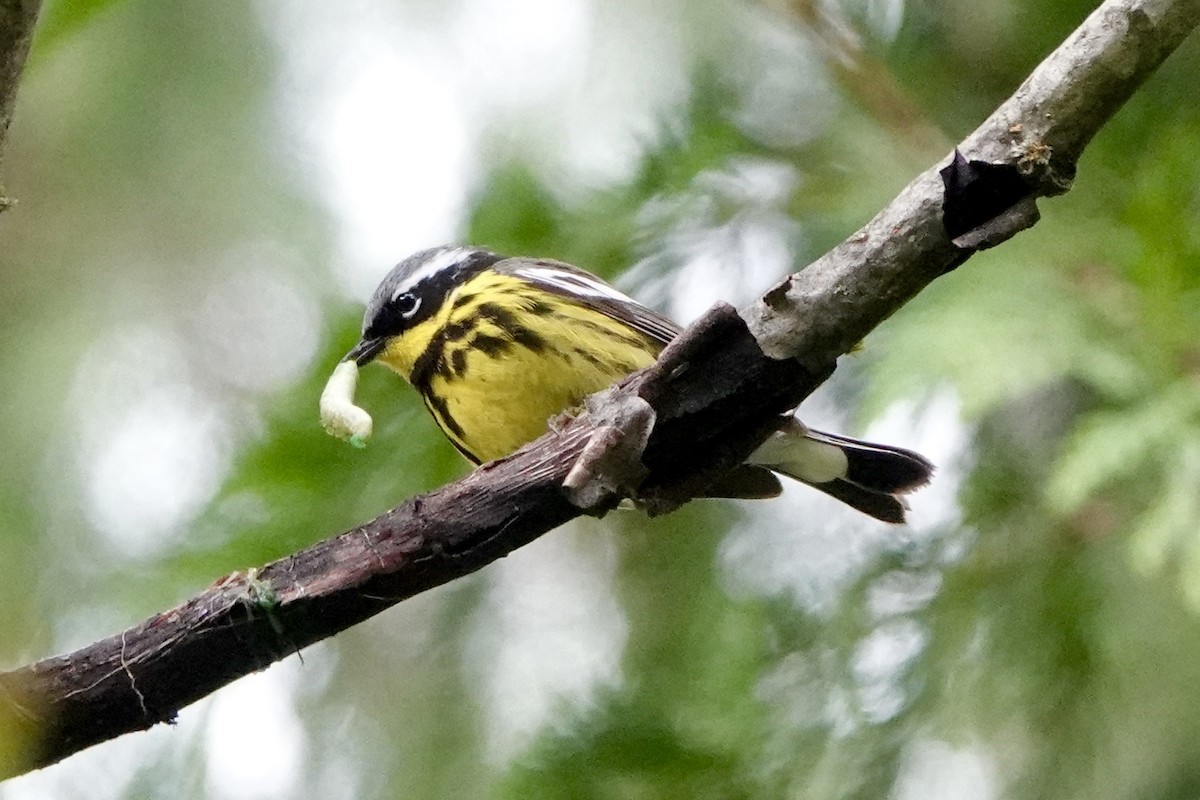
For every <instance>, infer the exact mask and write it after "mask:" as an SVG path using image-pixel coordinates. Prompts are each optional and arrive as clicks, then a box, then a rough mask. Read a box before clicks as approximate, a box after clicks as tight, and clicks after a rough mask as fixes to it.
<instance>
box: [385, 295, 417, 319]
mask: <svg viewBox="0 0 1200 800" xmlns="http://www.w3.org/2000/svg"><path fill="white" fill-rule="evenodd" d="M392 304H393V307H394V308H395V309H396V313H398V314H399V315H400V316H402V317H404V318H405V319H411V318H412V316H413V315H414V314H416V313H417V309H419V308H420V307H421V298H419V297H417V296H416V295H415V294H413V293H412V292H405V293H404V294H400V295H397V296H396V297H395V298H394V299H393V300H392Z"/></svg>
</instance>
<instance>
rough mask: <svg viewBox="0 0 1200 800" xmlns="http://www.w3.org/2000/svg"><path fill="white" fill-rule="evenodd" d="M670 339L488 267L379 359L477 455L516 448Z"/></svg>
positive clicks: (505, 452) (490, 455)
mask: <svg viewBox="0 0 1200 800" xmlns="http://www.w3.org/2000/svg"><path fill="white" fill-rule="evenodd" d="M660 348H661V345H660V344H659V343H658V342H656V341H654V340H652V339H649V338H648V337H646V336H644V335H643V334H641V333H639V332H637V331H636V330H634V329H632V328H629V327H628V326H626V325H625V324H624V323H621V322H619V321H617V320H614V319H612V318H611V317H609V316H607V315H606V314H604V313H602V312H600V311H597V310H594V309H592V308H589V307H587V306H584V305H580V304H577V303H574V302H571V301H570V300H569V299H568V298H565V297H560V296H558V295H552V294H548V293H546V292H544V291H542V290H539V289H538V288H536V287H534V286H532V285H531V284H529V283H527V282H525V281H523V280H521V279H519V278H515V277H512V276H509V275H501V274H498V273H494V272H490V271H488V272H484V273H482V274H481V275H479V276H476V277H475V278H473V279H471V280H470V281H467V282H466V283H464V284H463V285H462V286H460V287H458V288H457V289H456V290H455V291H454V292H453V293H452V294H451V295H450V297H448V298H447V299H446V301H445V302H444V303H443V305H442V307H441V309H440V310H439V312H438V314H436V315H435V316H434V317H432V318H430V319H428V320H426V321H424V322H422V323H421V324H419V325H417V326H415V327H414V328H412V329H411V330H409V331H406V332H405V333H404V334H403V335H401V336H399V337H396V339H395V340H394V341H392V342H390V343H389V346H388V347H387V348H386V349H385V351H384V352H383V353H381V354H380V356H379V360H381V361H383V363H385V364H387V365H388V366H389V367H391V368H392V369H393V370H395V371H396V372H398V373H400V374H401V375H403V376H404V377H405V378H407V379H408V380H409V381H410V382H411V383H412V384H413V385H414V386H415V387H416V388H417V389H418V390H419V391H420V392H421V394H422V396H423V397H424V399H425V404H426V406H427V407H428V408H429V410H430V412H431V413H432V414H433V416H434V418H435V419H436V420H437V422H438V425H439V426H441V428H442V430H443V431H444V432H445V433H446V435H447V436H448V437H449V438H450V440H451V441H452V442H454V444H455V445H456V446H457V447H458V448H459V450H461V451H462V452H463V453H464V455H466V456H467V457H468V458H470V459H471V460H473V461H476V462H482V461H491V460H492V459H495V458H500V457H501V456H505V455H508V454H509V453H511V452H512V451H514V450H516V449H517V448H519V447H520V446H521V445H523V444H526V443H527V442H530V441H532V440H533V439H536V438H537V437H539V436H541V435H542V434H543V433H545V432H546V430H547V423H548V422H549V420H550V419H551V418H552V417H554V416H556V415H558V414H560V413H562V412H563V411H566V410H568V409H572V408H575V407H577V406H579V405H580V404H581V403H582V401H583V398H584V397H586V396H587V395H589V394H592V393H593V392H597V391H599V390H601V389H603V388H605V387H606V386H608V385H610V384H612V383H613V382H614V381H616V380H617V379H619V378H621V377H624V376H625V375H627V374H629V373H630V372H633V371H634V370H637V369H640V368H641V367H644V366H646V365H648V364H650V363H651V362H653V361H654V359H655V357H656V356H657V355H658V351H659V349H660Z"/></svg>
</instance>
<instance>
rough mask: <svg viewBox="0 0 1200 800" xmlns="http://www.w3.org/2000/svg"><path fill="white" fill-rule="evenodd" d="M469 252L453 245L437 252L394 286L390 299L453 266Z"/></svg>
mask: <svg viewBox="0 0 1200 800" xmlns="http://www.w3.org/2000/svg"><path fill="white" fill-rule="evenodd" d="M470 254H471V251H470V250H468V249H467V248H465V247H455V248H452V249H450V250H445V251H443V252H441V253H438V254H437V255H435V256H434V257H433V258H431V259H429V260H428V261H426V262H425V263H424V264H422V265H421V268H420V269H418V270H417V271H416V272H414V273H413V274H412V275H409V276H408V278H407V279H406V280H405V281H404V283H402V284H400V285H399V286H397V287H396V289H395V291H393V292H392V300H393V301H394V300H396V298H398V297H399V296H400V295H402V294H404V293H405V292H410V291H412V290H413V288H415V287H416V285H417V284H419V283H420V282H421V281H423V280H425V279H426V278H428V277H431V276H433V275H436V274H437V273H439V272H441V271H442V270H444V269H447V268H449V267H452V266H454V265H455V264H457V263H458V262H460V261H462V260H463V259H465V258H466V257H467V256H469V255H470Z"/></svg>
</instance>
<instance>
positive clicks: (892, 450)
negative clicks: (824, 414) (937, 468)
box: [754, 426, 933, 523]
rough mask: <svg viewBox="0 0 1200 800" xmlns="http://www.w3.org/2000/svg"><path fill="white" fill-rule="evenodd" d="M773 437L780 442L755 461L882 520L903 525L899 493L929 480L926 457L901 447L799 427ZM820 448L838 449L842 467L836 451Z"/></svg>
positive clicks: (930, 469) (930, 474)
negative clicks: (824, 446) (842, 462)
mask: <svg viewBox="0 0 1200 800" xmlns="http://www.w3.org/2000/svg"><path fill="white" fill-rule="evenodd" d="M776 437H781V438H777V439H775V441H774V442H773V443H772V445H771V446H770V449H767V448H768V445H766V444H764V448H763V449H761V450H760V451H758V452H756V453H755V456H758V455H759V453H762V454H763V455H764V456H765V458H764V459H763V460H759V459H758V458H757V457H756V458H755V459H754V460H755V462H756V463H759V464H762V465H764V466H768V467H770V468H771V469H773V470H775V471H777V472H780V473H782V474H784V475H787V476H788V477H791V478H795V479H796V480H799V481H803V482H804V483H807V484H808V485H809V486H812V487H813V488H814V489H820V490H821V491H822V492H824V493H825V494H827V495H829V496H830V497H835V498H837V499H838V500H841V501H842V502H843V503H845V504H846V505H848V506H851V507H853V508H856V509H858V510H859V511H861V512H863V513H864V514H869V515H870V516H872V517H874V518H875V519H878V520H882V521H884V522H893V523H901V522H904V512H905V511H906V510H907V509H908V506H907V505H906V504H905V502H904V500H903V498H901V497H899V495H903V494H907V493H908V492H911V491H914V490H916V489H919V488H921V487H922V486H924V485H925V484H927V483H929V479H930V478H931V477H933V464H931V463H930V462H929V460H928V459H926V458H925V457H924V456H922V455H920V454H918V453H914V452H913V451H911V450H905V449H903V448H901V447H892V446H890V445H883V444H874V443H873V442H864V441H860V440H858V439H851V438H849V437H847V436H837V435H835V434H832V433H824V432H822V431H815V430H811V429H805V428H802V427H799V426H797V427H794V428H785V429H784V430H783V431H781V432H780V433H779V434H776ZM787 440H790V443H789V442H788V441H787ZM768 441H769V442H770V441H771V440H768ZM792 445H794V446H792ZM820 445H828V446H830V447H835V448H837V450H840V451H841V453H842V455H843V456H845V466H844V469H841V468H839V467H841V464H840V460H841V459H840V458H838V457H837V453H836V452H833V451H831V450H829V449H828V448H823V447H821V446H820ZM786 451H790V452H786ZM781 456H785V457H781Z"/></svg>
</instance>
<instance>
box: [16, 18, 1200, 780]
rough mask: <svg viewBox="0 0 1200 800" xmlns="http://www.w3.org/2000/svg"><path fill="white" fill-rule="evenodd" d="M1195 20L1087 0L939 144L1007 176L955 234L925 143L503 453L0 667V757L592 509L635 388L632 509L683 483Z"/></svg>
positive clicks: (882, 309) (77, 734) (814, 377)
mask: <svg viewBox="0 0 1200 800" xmlns="http://www.w3.org/2000/svg"><path fill="white" fill-rule="evenodd" d="M1198 23H1200V0H1108V2H1106V3H1104V4H1103V5H1102V6H1101V7H1100V8H1099V9H1098V10H1097V11H1096V12H1095V13H1094V14H1092V15H1091V16H1090V17H1089V18H1088V19H1087V20H1086V21H1085V22H1084V23H1083V25H1082V26H1081V27H1080V28H1079V29H1078V30H1077V31H1076V32H1075V33H1074V34H1073V35H1072V36H1071V37H1070V38H1069V39H1068V40H1067V42H1065V43H1064V44H1063V45H1062V46H1061V47H1060V48H1059V49H1058V50H1056V51H1055V52H1054V53H1053V54H1052V55H1051V56H1050V57H1049V58H1047V59H1046V61H1045V62H1043V64H1042V65H1041V66H1040V67H1039V68H1038V69H1037V71H1035V72H1034V73H1033V75H1031V76H1030V77H1029V79H1028V80H1026V82H1025V83H1024V84H1023V85H1022V86H1021V87H1020V88H1019V89H1018V90H1017V92H1016V93H1015V94H1014V95H1013V97H1012V98H1010V99H1009V100H1008V101H1007V102H1006V103H1005V104H1004V105H1002V106H1001V107H1000V108H999V109H998V110H997V111H996V112H995V113H994V114H993V115H992V116H991V117H989V118H988V119H987V120H986V121H985V122H984V124H983V125H981V126H980V127H979V129H978V130H976V131H975V132H974V133H973V134H971V136H969V137H968V138H967V139H966V140H965V141H964V142H963V143H962V144H961V145H960V149H961V150H962V152H963V154H964V155H965V157H966V159H970V160H972V161H976V162H989V163H990V164H993V165H1001V166H1000V167H997V169H1001V170H1007V172H1006V173H1005V174H1008V175H1010V176H1011V175H1017V176H1020V180H1019V181H1018V183H1019V185H1020V187H1022V188H1021V191H1020V192H1018V193H1017V194H1016V195H1014V196H1012V197H1010V198H1008V200H1007V201H1006V202H1005V203H1004V204H1002V206H1001V207H996V208H994V209H992V213H990V214H986V215H982V216H981V215H980V214H979V213H977V209H976V210H975V213H973V214H972V213H969V214H968V216H973V219H974V223H973V229H971V230H967V231H966V233H964V234H963V235H962V236H959V235H958V234H957V233H956V234H955V236H958V238H956V239H955V240H954V241H958V242H959V245H956V244H955V243H954V241H952V240H951V236H950V234H948V233H947V230H946V225H945V224H944V223H943V206H944V205H947V206H950V205H953V204H957V203H959V202H960V198H957V195H954V194H950V193H947V192H945V191H944V190H943V183H942V180H941V178H940V177H939V168H940V167H942V166H944V163H943V164H940V165H938V166H936V167H933V168H931V169H930V170H928V171H927V172H925V173H923V174H922V175H920V176H918V177H917V178H916V179H915V180H914V181H913V182H912V183H911V184H909V186H908V187H906V188H905V189H904V190H903V191H902V192H901V193H900V195H899V196H898V197H897V198H896V199H895V200H894V201H893V202H892V203H891V204H890V205H889V206H887V207H886V208H885V209H884V210H883V211H881V212H880V213H879V214H878V215H877V216H876V217H875V218H874V219H873V220H871V221H870V222H869V223H867V225H865V226H864V227H863V228H862V229H861V230H859V231H858V232H856V233H855V234H854V235H852V236H851V237H850V238H849V239H847V240H846V241H845V242H843V243H842V244H841V245H839V246H837V247H836V248H834V250H832V251H831V252H830V253H829V254H827V255H826V256H824V257H823V258H821V259H820V260H819V261H817V262H816V263H814V264H813V265H811V266H810V267H808V268H807V269H805V270H803V271H802V272H800V273H797V274H796V275H792V276H791V277H789V278H787V279H786V280H785V281H783V282H782V283H780V284H779V285H778V286H776V287H775V288H774V289H772V290H771V291H769V292H768V293H767V294H766V295H764V297H763V298H762V299H760V300H759V301H757V302H756V303H754V304H753V305H752V306H751V307H750V308H749V309H746V310H745V311H744V312H743V314H742V315H739V314H738V313H737V312H735V311H734V310H733V309H732V308H730V307H729V306H725V305H719V306H717V307H716V308H714V309H713V310H712V311H710V312H709V313H708V314H707V315H706V316H705V317H704V318H702V319H701V320H700V321H698V322H697V323H696V324H695V325H693V326H692V327H690V328H689V329H688V330H687V332H685V334H684V335H683V336H682V337H681V338H680V339H679V340H677V341H676V342H674V343H672V345H671V346H670V347H668V348H667V350H666V351H664V352H663V354H662V356H661V358H660V359H659V361H658V362H657V363H656V364H654V365H653V366H651V367H650V368H648V369H647V370H644V371H642V372H640V373H637V374H635V375H633V376H631V377H630V378H628V379H626V380H625V381H623V382H622V383H621V384H619V385H618V386H617V387H615V388H614V389H610V390H608V391H607V392H605V393H602V395H601V396H600V399H599V400H597V401H596V402H594V403H592V404H590V405H589V408H591V409H593V410H592V411H591V412H589V413H585V414H582V415H580V416H579V417H577V418H576V419H574V420H571V421H569V422H567V423H565V424H564V425H563V426H562V427H561V429H560V430H558V431H555V432H552V433H550V434H547V435H546V436H544V437H542V438H541V439H539V440H538V441H537V442H534V443H533V444H531V445H529V446H528V447H526V448H523V449H522V450H521V451H520V452H518V453H516V454H514V455H513V456H510V457H509V458H506V459H503V460H501V461H498V462H494V463H492V464H487V465H485V466H483V467H481V468H480V469H478V470H477V471H475V472H474V473H472V474H471V475H469V476H467V477H466V478H464V479H462V480H460V481H457V482H455V483H452V484H450V485H448V486H446V487H443V488H442V489H439V490H437V491H435V492H432V493H430V494H427V495H424V496H421V497H416V498H413V499H411V500H409V501H407V502H406V503H404V504H403V505H401V506H399V507H398V508H396V509H393V510H392V511H389V512H387V513H386V514H384V515H382V516H381V517H379V518H377V519H375V520H372V521H371V522H368V523H366V524H365V525H362V526H360V527H358V528H355V529H353V530H350V531H347V532H345V533H342V534H340V535H338V536H335V537H333V538H330V539H327V540H325V541H323V542H320V543H318V544H316V545H314V546H312V547H310V548H307V549H305V550H302V551H300V552H298V553H295V554H293V555H290V556H287V557H285V558H282V559H280V560H278V561H275V562H272V563H271V564H268V565H266V566H265V567H262V568H261V569H258V570H252V571H250V572H249V573H245V574H241V573H239V574H235V575H232V576H229V577H227V578H225V579H223V580H221V581H219V582H218V583H216V584H214V585H213V586H211V587H209V589H207V590H206V591H204V592H202V593H200V594H199V595H197V596H196V597H194V598H192V599H191V600H189V601H187V602H186V603H184V604H183V605H181V606H179V607H177V608H174V609H171V610H170V611H166V612H163V613H161V614H158V615H156V616H154V617H151V618H150V619H148V620H146V621H145V622H142V623H141V624H139V625H137V626H135V627H133V628H130V629H129V630H127V631H125V632H123V633H121V634H119V635H117V636H113V637H110V638H108V639H105V640H103V641H100V642H96V643H95V644H93V645H89V646H88V647H85V648H83V649H81V650H78V651H76V652H74V653H70V654H67V655H64V656H58V657H55V658H49V659H46V660H44V661H40V662H38V663H36V664H32V665H29V666H27V667H24V668H21V669H19V670H15V671H13V672H9V673H6V674H4V675H2V676H0V730H3V729H5V728H10V729H18V730H21V731H23V732H24V733H25V735H26V738H25V741H26V744H27V747H26V748H24V750H23V751H22V752H19V753H8V754H5V753H0V774H3V775H11V774H15V773H18V772H20V771H23V770H28V769H31V768H34V767H39V766H45V765H47V764H51V763H54V762H55V761H58V760H60V759H62V758H65V757H66V756H68V755H70V754H72V753H74V752H77V751H79V750H81V749H83V748H85V747H89V746H91V745H93V744H96V743H99V742H102V741H105V740H107V739H110V738H113V737H115V736H118V735H120V734H122V733H126V732H130V731H134V730H141V729H145V728H148V727H150V726H151V725H153V724H155V723H156V722H160V721H169V720H171V719H173V718H174V716H175V714H176V713H177V712H178V710H179V709H180V708H182V707H184V706H186V705H187V704H189V703H191V702H193V701H195V700H197V699H199V698H201V697H203V696H205V695H207V694H209V693H211V692H212V691H214V690H216V689H217V688H219V687H221V686H223V685H225V684H227V683H229V682H231V681H232V680H234V679H236V678H238V677H240V676H242V675H245V674H248V673H250V672H253V671H255V670H258V669H262V668H264V667H266V666H268V665H269V664H271V663H273V662H274V661H276V660H279V659H280V658H282V657H284V656H286V655H287V654H289V653H291V652H293V651H295V650H297V649H299V648H301V647H304V646H306V645H308V644H311V643H313V642H316V641H318V640H320V639H322V638H325V637H327V636H331V635H333V634H335V633H337V632H338V631H341V630H344V629H345V628H347V627H349V626H350V625H353V624H355V623H356V622H359V621H361V620H364V619H366V618H368V617H370V616H372V615H374V614H376V613H378V612H379V611H381V610H383V609H385V608H387V607H389V606H391V605H393V604H395V603H397V602H399V601H401V600H403V599H405V598H407V597H411V596H412V595H414V594H417V593H419V592H421V591H424V590H426V589H428V588H431V587H433V586H437V585H440V584H443V583H446V582H448V581H451V580H453V579H455V578H458V577H461V576H463V575H466V574H468V573H470V572H473V571H475V570H477V569H479V568H481V567H483V566H485V565H486V564H488V563H490V562H492V561H494V560H495V559H498V558H501V557H503V556H505V555H507V554H508V553H510V552H512V551H513V550H515V549H516V548H518V547H520V546H522V545H524V544H527V543H528V542H530V541H532V540H533V539H535V538H537V537H538V536H540V535H542V534H543V533H545V532H546V531H549V530H551V529H552V528H554V527H556V526H558V525H560V524H562V523H563V522H565V521H567V520H569V519H571V518H573V517H575V516H577V515H579V514H581V513H602V512H603V511H604V510H605V508H607V507H610V506H611V504H612V502H613V501H614V500H615V498H613V497H611V496H608V499H607V500H605V501H603V502H601V503H600V504H599V505H598V506H596V507H594V508H590V509H588V510H586V511H585V510H583V509H580V508H578V507H576V506H574V505H572V504H571V502H570V501H569V500H568V499H567V496H566V493H565V492H564V491H563V489H562V486H563V483H564V480H565V478H566V476H567V475H568V473H569V472H570V470H571V468H572V467H573V466H574V465H575V462H576V460H577V459H578V457H579V456H580V454H581V453H583V451H584V449H585V447H586V446H587V445H588V443H589V441H591V440H592V438H593V434H595V433H596V429H597V425H596V423H595V422H594V420H597V419H601V420H606V419H619V418H620V417H621V415H620V414H611V413H607V412H606V409H607V410H608V411H611V409H612V408H613V407H614V406H620V405H621V404H623V403H624V404H628V403H643V402H644V403H646V404H648V405H649V406H650V407H651V408H652V409H653V411H654V413H655V417H656V421H655V425H654V429H653V431H652V433H651V436H650V439H649V442H648V444H647V446H646V449H645V451H644V454H643V457H642V461H643V463H644V465H645V467H646V468H647V469H648V477H647V478H646V480H645V481H644V482H643V483H642V485H641V486H640V487H639V489H638V496H639V498H641V499H642V500H643V501H644V502H645V503H646V504H647V505H648V507H649V508H650V509H651V510H654V511H666V510H670V509H671V508H674V507H675V506H676V505H678V504H679V503H682V502H685V501H686V500H687V499H689V498H690V497H693V496H695V495H697V494H699V493H700V492H702V491H703V489H704V488H705V487H706V486H707V485H708V484H709V483H710V482H711V481H712V480H713V479H714V478H715V477H717V476H719V475H720V474H722V473H723V472H724V471H725V470H728V469H729V468H731V467H733V466H735V465H736V464H738V463H740V462H741V460H742V459H744V458H745V457H746V455H747V454H748V453H749V452H750V451H751V450H752V449H753V448H754V447H755V446H756V445H757V443H758V442H759V441H761V439H762V438H763V437H764V436H765V435H766V434H767V433H768V432H769V431H770V430H771V429H772V428H773V427H774V426H775V424H776V419H775V417H776V415H777V414H779V413H780V412H782V411H784V410H786V409H788V408H790V407H792V406H795V405H796V404H798V403H799V402H800V401H801V400H802V399H804V398H805V397H806V396H807V395H808V394H810V393H811V392H812V391H813V390H814V389H815V388H816V387H817V386H818V385H819V384H820V383H821V382H822V381H823V380H824V379H825V378H826V377H827V376H828V375H829V374H830V373H831V372H832V370H833V366H834V364H835V361H836V359H837V357H838V356H839V355H841V354H842V353H844V352H846V351H848V350H849V349H850V348H851V347H852V346H853V345H854V343H856V342H858V341H860V340H861V339H862V338H863V336H864V335H865V334H866V333H867V332H868V331H870V330H871V329H872V328H874V327H875V326H876V325H878V324H879V323H880V322H882V321H883V320H884V319H886V318H887V317H888V316H890V315H891V314H892V313H894V312H895V311H896V310H897V309H898V308H900V306H902V305H903V304H904V303H905V302H907V301H908V300H909V299H910V298H911V297H913V296H914V295H915V294H917V293H918V292H919V291H920V290H921V289H922V288H924V287H925V286H926V285H927V284H928V283H930V282H931V281H932V280H934V279H935V278H937V277H938V276H940V275H943V274H945V273H946V272H948V271H949V270H952V269H953V268H955V267H957V266H958V265H960V264H961V263H963V261H965V260H966V258H968V257H969V256H970V254H971V252H973V250H972V249H971V247H976V246H983V245H985V244H986V245H988V246H990V245H991V244H995V243H997V242H998V241H1002V240H1003V239H1004V238H1006V237H1007V236H1010V235H1012V234H1013V233H1015V232H1017V231H1019V230H1020V229H1022V228H1024V227H1028V226H1029V225H1031V224H1033V223H1034V222H1035V221H1036V208H1035V207H1034V206H1033V199H1034V198H1036V197H1038V196H1047V195H1052V194H1058V193H1061V192H1063V191H1065V190H1066V189H1067V188H1068V186H1069V184H1070V181H1071V179H1072V177H1073V176H1074V173H1075V163H1076V160H1077V159H1078V157H1079V155H1080V154H1081V153H1082V152H1083V150H1084V148H1085V147H1086V145H1087V143H1088V142H1089V141H1090V140H1091V138H1092V137H1093V136H1094V135H1095V133H1096V132H1097V131H1098V130H1099V128H1100V127H1101V126H1102V125H1103V124H1104V123H1105V122H1106V121H1107V120H1108V119H1109V118H1110V117H1111V116H1112V114H1113V113H1115V112H1116V110H1117V109H1118V108H1119V107H1120V106H1121V104H1122V103H1123V102H1124V101H1125V100H1127V99H1128V98H1129V96H1130V95H1132V93H1133V92H1134V91H1135V90H1136V89H1137V87H1138V86H1140V85H1141V84H1142V83H1143V82H1144V81H1145V80H1146V78H1147V77H1148V76H1149V75H1150V74H1151V73H1152V72H1153V71H1154V69H1155V68H1157V66H1158V65H1159V64H1160V63H1161V62H1162V60H1163V59H1165V58H1166V56H1167V55H1168V54H1169V53H1170V52H1172V51H1173V50H1174V49H1175V48H1176V47H1177V46H1178V45H1179V44H1180V43H1181V42H1182V41H1183V40H1184V39H1185V38H1186V37H1187V35H1188V33H1189V32H1190V31H1191V30H1192V29H1193V28H1195V27H1196V25H1197V24H1198ZM947 161H949V159H947ZM963 164H964V165H965V164H966V161H965V160H964V161H963ZM968 166H970V165H968ZM983 166H984V167H987V164H984V165H983ZM983 174H984V175H985V176H986V175H988V174H991V173H989V172H987V171H986V170H985V171H984V173H983ZM983 184H984V188H985V189H989V188H990V187H989V186H988V181H987V180H984V181H983ZM1009 185H1010V186H1011V181H1010V182H1009ZM993 194H994V193H993ZM966 205H967V206H970V205H971V203H966ZM967 211H968V212H971V211H972V209H970V208H968V209H967ZM946 219H949V215H947V216H946ZM980 231H982V233H980ZM964 242H969V243H972V244H971V245H970V247H963V246H960V245H962V244H963V243H964ZM601 432H602V433H605V434H606V435H607V434H609V433H613V429H612V428H607V429H605V430H603V431H601ZM616 434H617V436H616V438H618V439H619V438H620V431H616ZM618 483H619V481H618Z"/></svg>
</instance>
